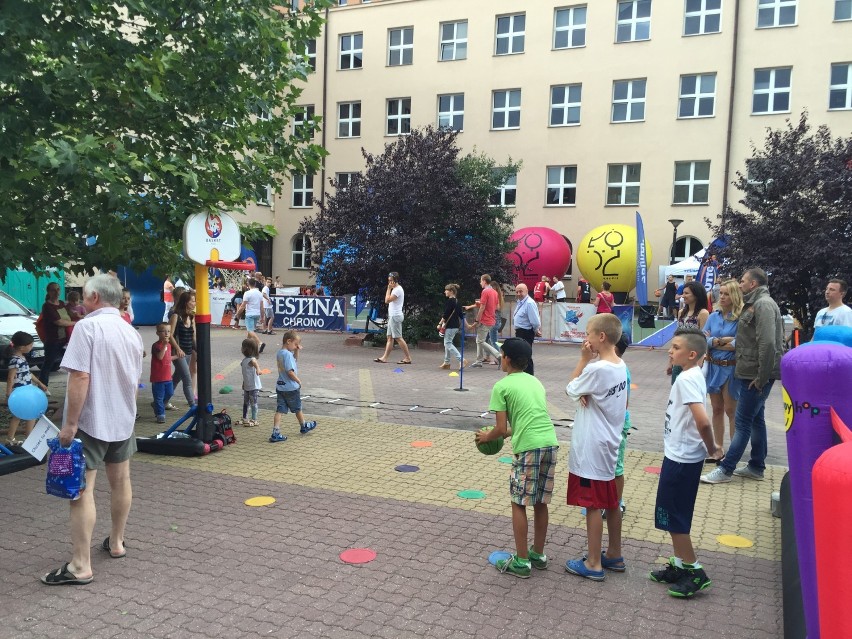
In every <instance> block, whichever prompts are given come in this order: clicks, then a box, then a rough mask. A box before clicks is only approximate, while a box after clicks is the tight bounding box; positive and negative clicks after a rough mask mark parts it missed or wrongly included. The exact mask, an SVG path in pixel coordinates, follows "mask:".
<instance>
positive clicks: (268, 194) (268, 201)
mask: <svg viewBox="0 0 852 639" xmlns="http://www.w3.org/2000/svg"><path fill="white" fill-rule="evenodd" d="M255 202H256V203H257V204H260V205H261V206H272V186H271V185H269V184H267V185H266V186H264V187H262V188H261V189H260V190H259V191H258V193H257V197H256V198H255Z"/></svg>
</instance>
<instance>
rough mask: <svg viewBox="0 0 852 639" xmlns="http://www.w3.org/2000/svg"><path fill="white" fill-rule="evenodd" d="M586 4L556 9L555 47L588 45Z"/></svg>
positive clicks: (554, 22) (554, 17)
mask: <svg viewBox="0 0 852 639" xmlns="http://www.w3.org/2000/svg"><path fill="white" fill-rule="evenodd" d="M586 10H587V7H586V5H582V6H577V7H564V8H561V9H556V11H555V12H554V15H553V48H554V49H573V48H576V47H584V46H586Z"/></svg>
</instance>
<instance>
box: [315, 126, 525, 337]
mask: <svg viewBox="0 0 852 639" xmlns="http://www.w3.org/2000/svg"><path fill="white" fill-rule="evenodd" d="M457 135H458V134H457V133H456V132H454V131H451V130H448V129H437V130H436V129H434V128H432V127H426V128H424V129H419V130H415V131H412V132H411V134H410V135H406V136H402V137H400V138H398V139H397V140H396V141H395V142H393V143H392V144H387V145H385V150H384V152H383V153H382V154H381V155H373V154H371V153H367V152H366V151H363V150H362V153H363V155H364V158H365V161H366V167H365V170H364V172H363V173H359V174H356V175H355V176H354V177H353V179H352V180H351V182H350V183H349V184H348V185H346V186H345V188H344V187H343V186H342V185H340V184H338V183H337V182H335V181H333V180H332V181H330V184H331V186H332V187H334V188H335V189H336V190H335V193H334V194H333V195H327V196H326V198H325V202H324V203H323V204H322V205H320V210H319V212H318V213H317V214H316V215H315V216H314V217H312V218H306V219H305V220H304V221H303V222H302V224H301V225H300V231H301V232H303V233H306V234H307V235H308V237H310V238H311V243H312V250H313V261H314V264H313V270H314V272H315V273H316V274H317V276H318V278H319V280H320V281H321V282H322V283H323V284H324V285H328V286H330V287H331V288H332V290H334V291H335V292H339V293H352V292H356V291H364V294H365V297H366V299H368V300H370V302H371V303H373V304H380V305H383V304H384V293H385V289H386V286H387V276H388V272H390V271H398V272H399V273H400V276H401V280H402V284H403V287H404V288H405V307H406V309H405V310H406V313H407V314H410V315H411V317H412V318H416V319H415V324H417V326H416V327H415V328H414V333H413V334H412V335H410V336H411V337H412V338H413V339H417V338H418V337H420V336H422V335H423V334H424V333H425V334H429V335H431V334H433V333H434V332H435V323H436V321H437V319H438V314H439V312H440V310H441V309H442V308H443V301H442V300H443V292H444V285H445V284H447V283H449V282H455V283H458V284H460V285H461V287H462V290H461V293H460V299H461V300H463V301H464V302H465V303H470V302H471V301H472V300H473V299H474V298H476V297H478V294H479V291H480V287H479V277H480V275H482V274H483V273H490V274H491V275H492V276H493V277H495V278H496V279H497V280H498V281H500V282H507V281H509V279H510V274H511V272H512V264H511V262H509V261H508V259H507V258H506V254H507V253H508V252H510V251H511V250H512V248H513V244H512V243H511V242H509V236H510V235H511V234H512V231H513V227H512V220H513V214H511V213H510V212H509V211H507V210H506V209H505V208H503V207H502V206H495V205H493V203H492V197H493V195H494V193H495V191H496V190H497V189H498V188H499V187H500V186H501V185H502V184H504V183H505V181H506V178H507V177H508V176H510V175H512V174H515V173H517V171H518V169H519V168H520V165H519V164H518V163H515V162H512V161H511V160H508V161H507V162H505V163H503V164H502V165H501V166H499V167H498V166H497V164H496V163H495V161H494V160H492V159H490V158H488V157H486V156H484V155H482V154H477V153H472V154H468V155H465V156H463V157H460V150H459V148H458V146H457V145H456V139H457ZM406 337H407V338H408V337H409V335H408V334H407V335H406Z"/></svg>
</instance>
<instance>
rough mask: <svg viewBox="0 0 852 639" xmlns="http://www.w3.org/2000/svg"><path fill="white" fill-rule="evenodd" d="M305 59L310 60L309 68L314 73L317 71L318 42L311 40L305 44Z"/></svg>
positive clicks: (314, 39)
mask: <svg viewBox="0 0 852 639" xmlns="http://www.w3.org/2000/svg"><path fill="white" fill-rule="evenodd" d="M305 57H306V58H307V59H308V66H309V67H311V69H313V70H314V71H316V70H317V40H316V38H311V39H310V40H308V41H307V42H306V43H305Z"/></svg>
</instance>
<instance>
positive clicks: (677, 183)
mask: <svg viewBox="0 0 852 639" xmlns="http://www.w3.org/2000/svg"><path fill="white" fill-rule="evenodd" d="M673 201H674V203H675V204H707V203H708V202H709V201H710V162H709V161H706V162H675V179H674V200H673Z"/></svg>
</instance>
